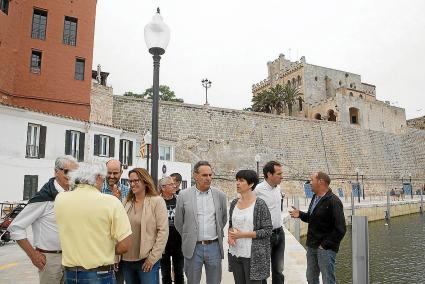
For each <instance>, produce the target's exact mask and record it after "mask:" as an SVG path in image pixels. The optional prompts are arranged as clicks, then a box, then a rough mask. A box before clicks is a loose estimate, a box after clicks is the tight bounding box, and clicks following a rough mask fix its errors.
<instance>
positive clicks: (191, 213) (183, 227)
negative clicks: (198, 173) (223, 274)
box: [174, 187, 227, 258]
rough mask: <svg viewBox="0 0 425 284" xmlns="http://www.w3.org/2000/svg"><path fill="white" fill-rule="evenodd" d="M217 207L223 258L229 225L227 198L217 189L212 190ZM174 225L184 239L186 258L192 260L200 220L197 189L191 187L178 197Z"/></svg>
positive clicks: (216, 217) (183, 248)
mask: <svg viewBox="0 0 425 284" xmlns="http://www.w3.org/2000/svg"><path fill="white" fill-rule="evenodd" d="M210 190H211V193H212V196H213V200H214V207H215V221H216V224H217V226H216V227H217V236H218V242H219V244H220V250H221V258H224V251H223V236H224V234H223V228H224V226H225V225H226V223H227V198H226V195H225V194H224V193H223V192H222V191H220V190H218V189H216V188H213V187H211V188H210ZM174 225H175V227H176V229H177V231H178V232H179V233H180V235H181V237H182V250H183V255H184V257H185V258H192V256H193V252H194V251H195V246H196V242H197V240H198V228H199V226H198V218H197V205H196V188H195V187H190V188H188V189H185V190H182V191H180V194H179V195H178V197H177V206H176V213H175V216H174Z"/></svg>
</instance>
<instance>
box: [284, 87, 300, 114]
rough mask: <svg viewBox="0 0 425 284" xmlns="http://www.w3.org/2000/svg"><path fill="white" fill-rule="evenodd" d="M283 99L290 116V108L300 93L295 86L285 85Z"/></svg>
mask: <svg viewBox="0 0 425 284" xmlns="http://www.w3.org/2000/svg"><path fill="white" fill-rule="evenodd" d="M284 92H285V95H284V98H283V101H284V102H285V104H286V105H287V106H288V114H289V116H292V106H293V105H294V104H295V103H296V101H297V99H298V97H299V96H300V92H299V91H298V88H297V87H295V86H291V85H290V84H286V85H285V88H284Z"/></svg>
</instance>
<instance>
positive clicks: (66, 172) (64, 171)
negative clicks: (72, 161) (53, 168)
mask: <svg viewBox="0 0 425 284" xmlns="http://www.w3.org/2000/svg"><path fill="white" fill-rule="evenodd" d="M59 170H61V171H63V173H64V174H66V175H67V174H68V172H69V169H62V168H59Z"/></svg>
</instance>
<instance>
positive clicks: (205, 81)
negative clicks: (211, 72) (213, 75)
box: [201, 78, 212, 106]
mask: <svg viewBox="0 0 425 284" xmlns="http://www.w3.org/2000/svg"><path fill="white" fill-rule="evenodd" d="M201 82H202V86H204V88H205V105H206V106H209V105H210V104H209V103H208V89H209V88H211V83H212V82H211V81H210V80H208V79H207V78H205V79H203V80H202V81H201Z"/></svg>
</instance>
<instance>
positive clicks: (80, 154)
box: [78, 132, 86, 162]
mask: <svg viewBox="0 0 425 284" xmlns="http://www.w3.org/2000/svg"><path fill="white" fill-rule="evenodd" d="M85 142H86V135H85V134H84V133H83V132H80V142H79V143H78V146H79V147H80V149H79V151H78V162H83V161H84V145H85Z"/></svg>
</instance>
